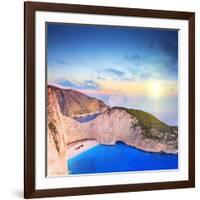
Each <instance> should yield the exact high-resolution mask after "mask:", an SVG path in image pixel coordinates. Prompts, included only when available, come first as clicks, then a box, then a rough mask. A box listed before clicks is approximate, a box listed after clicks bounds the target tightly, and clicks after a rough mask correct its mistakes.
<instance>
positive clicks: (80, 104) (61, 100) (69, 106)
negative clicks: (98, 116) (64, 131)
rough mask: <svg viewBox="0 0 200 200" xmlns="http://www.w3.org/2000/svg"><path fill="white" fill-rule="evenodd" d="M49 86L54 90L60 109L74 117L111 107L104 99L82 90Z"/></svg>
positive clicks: (66, 114) (64, 113)
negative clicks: (91, 95)
mask: <svg viewBox="0 0 200 200" xmlns="http://www.w3.org/2000/svg"><path fill="white" fill-rule="evenodd" d="M48 87H49V88H51V89H53V90H54V92H55V94H56V97H57V99H58V104H59V106H60V111H61V113H62V114H63V115H65V116H69V117H73V116H76V115H82V114H87V113H92V112H103V111H105V110H107V109H108V108H109V107H108V106H107V105H106V104H104V102H103V101H101V100H98V99H95V98H92V97H89V96H87V95H85V94H83V93H81V92H78V91H75V90H71V89H61V88H58V87H55V86H48Z"/></svg>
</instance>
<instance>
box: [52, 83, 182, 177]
mask: <svg viewBox="0 0 200 200" xmlns="http://www.w3.org/2000/svg"><path fill="white" fill-rule="evenodd" d="M68 94H69V98H70V99H71V100H70V101H72V99H74V101H75V102H78V101H79V102H80V104H79V106H78V107H77V106H74V108H71V107H70V106H69V105H76V104H78V103H75V104H73V102H71V103H70V104H69V100H68ZM72 94H73V95H72ZM72 96H73V98H72ZM77 98H78V99H77ZM82 98H83V99H82ZM59 102H60V103H59ZM86 102H88V104H90V105H87V103H86ZM94 102H95V103H94ZM65 104H67V106H66V105H65ZM61 105H62V106H61ZM92 105H95V106H92ZM82 106H83V108H84V112H85V113H88V112H91V113H96V112H99V114H98V115H97V116H96V117H95V118H94V119H92V120H90V121H87V122H85V123H80V122H79V121H77V120H75V119H73V118H71V117H70V116H76V115H75V114H78V115H79V114H80V113H82V112H81V111H79V110H80V109H81V108H82ZM75 108H76V109H75ZM62 110H63V111H62ZM86 110H87V112H86ZM69 113H70V114H69ZM83 139H95V140H97V141H98V142H99V143H101V144H107V145H114V144H115V143H116V142H117V141H123V142H124V143H126V144H127V145H130V146H133V147H136V148H138V149H141V150H144V151H149V152H165V153H177V149H178V129H177V128H176V127H171V126H168V125H167V124H165V123H163V122H161V121H160V120H158V119H157V118H156V117H154V116H153V115H151V114H149V113H147V112H143V111H140V110H134V109H126V108H118V107H114V108H109V107H108V106H106V105H105V104H104V103H103V102H102V101H99V100H97V99H94V98H91V97H87V96H86V95H84V94H82V93H79V92H77V91H72V90H70V91H68V90H64V92H62V89H58V88H55V87H52V86H49V87H48V175H59V174H62V175H63V174H66V173H67V171H64V168H65V169H66V160H67V152H66V146H67V144H69V143H73V142H75V141H78V140H83Z"/></svg>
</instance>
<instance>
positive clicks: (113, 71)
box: [102, 68, 124, 76]
mask: <svg viewBox="0 0 200 200" xmlns="http://www.w3.org/2000/svg"><path fill="white" fill-rule="evenodd" d="M102 72H104V73H107V74H111V75H114V76H124V72H123V71H120V70H117V69H113V68H109V69H106V70H103V71H102Z"/></svg>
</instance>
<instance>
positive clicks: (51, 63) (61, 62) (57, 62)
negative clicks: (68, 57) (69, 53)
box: [48, 58, 68, 67]
mask: <svg viewBox="0 0 200 200" xmlns="http://www.w3.org/2000/svg"><path fill="white" fill-rule="evenodd" d="M48 65H49V66H52V67H56V66H58V65H59V66H66V65H68V63H67V62H66V61H64V60H62V59H56V60H55V59H50V58H49V59H48Z"/></svg>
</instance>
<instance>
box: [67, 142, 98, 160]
mask: <svg viewBox="0 0 200 200" xmlns="http://www.w3.org/2000/svg"><path fill="white" fill-rule="evenodd" d="M97 145H99V143H98V142H97V141H96V140H88V139H86V140H81V141H77V142H73V143H71V144H69V145H68V147H67V160H69V159H71V158H73V157H75V156H77V155H79V154H81V153H83V152H85V151H87V150H89V149H91V148H93V147H95V146H97Z"/></svg>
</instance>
